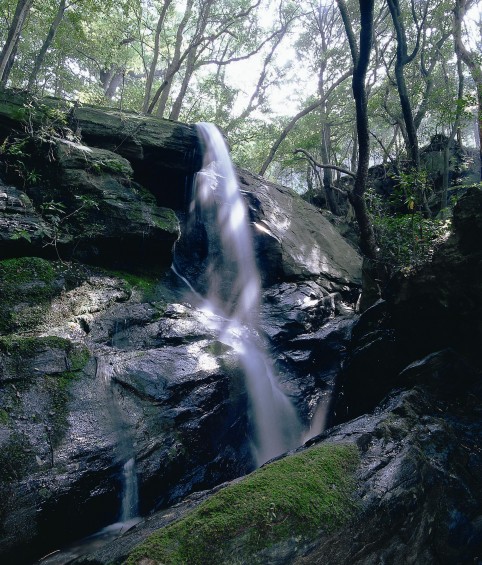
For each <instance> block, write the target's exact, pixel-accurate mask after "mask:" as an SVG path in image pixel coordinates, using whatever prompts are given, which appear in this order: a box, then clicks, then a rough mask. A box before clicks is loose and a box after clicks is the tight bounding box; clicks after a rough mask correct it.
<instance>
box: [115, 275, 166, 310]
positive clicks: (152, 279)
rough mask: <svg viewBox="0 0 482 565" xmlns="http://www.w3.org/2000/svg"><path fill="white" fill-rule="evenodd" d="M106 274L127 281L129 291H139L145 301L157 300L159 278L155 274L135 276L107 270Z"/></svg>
mask: <svg viewBox="0 0 482 565" xmlns="http://www.w3.org/2000/svg"><path fill="white" fill-rule="evenodd" d="M105 272H106V273H107V274H109V275H112V276H114V277H117V278H119V279H122V280H123V281H125V283H126V284H127V288H128V290H130V291H133V290H136V291H138V292H139V293H140V294H141V297H142V299H143V300H145V301H147V302H149V301H152V300H157V286H158V284H159V276H155V275H153V274H133V273H127V272H125V271H110V270H105Z"/></svg>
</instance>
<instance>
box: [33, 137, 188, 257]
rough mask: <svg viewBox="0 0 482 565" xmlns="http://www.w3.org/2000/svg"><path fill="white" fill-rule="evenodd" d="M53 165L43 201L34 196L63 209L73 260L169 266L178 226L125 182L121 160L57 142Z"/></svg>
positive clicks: (126, 167)
mask: <svg viewBox="0 0 482 565" xmlns="http://www.w3.org/2000/svg"><path fill="white" fill-rule="evenodd" d="M56 160H57V166H58V169H59V177H58V179H57V181H56V183H55V185H53V187H52V188H51V189H50V191H48V194H47V196H45V195H44V194H42V195H40V194H36V195H35V196H37V197H41V198H42V199H45V198H46V197H48V198H52V199H53V200H54V201H56V200H59V201H61V202H63V203H64V205H65V206H66V213H67V214H70V221H69V223H68V229H69V235H70V238H71V239H72V240H73V241H74V242H75V244H74V246H73V247H72V250H71V254H72V255H73V256H75V257H77V258H80V259H83V260H87V261H90V262H96V263H101V264H104V265H116V266H120V267H123V268H125V267H126V266H129V264H137V265H142V266H144V267H146V266H149V265H151V264H155V265H156V264H162V263H163V262H164V263H165V264H169V263H170V258H171V249H172V246H173V244H174V242H175V241H176V240H177V239H178V237H179V222H178V220H177V218H176V216H175V215H174V213H173V211H172V210H170V209H168V208H159V207H158V206H157V205H156V203H155V200H154V197H153V196H152V194H150V193H149V192H147V191H146V190H145V189H144V188H143V187H142V186H140V185H138V184H136V183H134V182H132V181H131V176H132V168H131V165H130V163H129V162H128V161H127V160H126V159H123V158H122V157H120V156H119V155H117V154H115V153H113V152H111V151H108V150H105V149H98V148H91V147H86V146H83V145H80V144H74V143H71V142H67V141H65V140H64V141H60V140H59V142H58V143H57V147H56ZM31 192H32V191H31ZM61 228H62V226H61ZM60 231H61V232H62V231H63V230H62V229H61V230H60ZM64 237H65V239H68V238H67V237H66V236H64ZM66 246H67V248H68V245H66ZM62 247H63V246H61V251H62ZM68 251H70V250H69V249H67V251H66V252H68Z"/></svg>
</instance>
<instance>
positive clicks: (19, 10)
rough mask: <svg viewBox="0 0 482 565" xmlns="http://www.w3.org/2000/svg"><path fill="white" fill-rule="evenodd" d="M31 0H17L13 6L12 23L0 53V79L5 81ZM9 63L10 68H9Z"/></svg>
mask: <svg viewBox="0 0 482 565" xmlns="http://www.w3.org/2000/svg"><path fill="white" fill-rule="evenodd" d="M32 4H33V0H19V1H18V3H17V7H16V8H15V14H14V16H13V20H12V23H11V25H10V28H9V30H8V35H7V40H6V41H5V45H4V46H3V49H2V52H1V53H0V81H3V82H6V81H7V80H8V75H9V74H10V70H9V69H8V72H6V71H7V68H8V67H9V61H10V56H11V54H12V52H13V51H14V49H15V48H16V45H17V42H18V40H19V37H20V34H21V33H22V29H23V26H24V24H25V20H26V19H27V16H28V13H29V11H30V8H31V7H32ZM11 66H12V65H11V64H10V68H11Z"/></svg>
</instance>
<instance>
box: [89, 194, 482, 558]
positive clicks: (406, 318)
mask: <svg viewBox="0 0 482 565" xmlns="http://www.w3.org/2000/svg"><path fill="white" fill-rule="evenodd" d="M481 218H482V192H481V191H480V190H478V189H473V190H471V191H469V192H468V193H467V194H466V196H465V198H464V199H462V200H461V201H460V202H459V204H458V206H457V208H456V210H455V217H454V225H455V230H454V233H453V235H452V236H451V237H450V239H449V240H448V241H447V242H446V243H445V244H444V245H442V246H441V247H440V248H439V250H438V252H437V253H436V255H435V257H434V259H433V262H432V263H431V264H429V265H427V266H425V267H424V268H423V269H420V270H419V271H417V272H415V273H412V274H411V275H410V276H407V275H405V276H404V277H402V278H400V279H398V280H395V281H393V283H392V284H393V287H392V289H391V293H390V294H388V296H387V299H386V300H385V301H383V302H380V303H378V304H376V305H375V306H374V307H373V308H371V309H369V310H367V311H366V312H365V313H364V314H363V315H362V316H361V317H360V318H359V319H358V321H357V322H356V324H355V326H354V328H353V331H352V334H351V338H349V339H346V340H345V345H347V347H348V356H347V358H345V361H344V367H343V369H342V371H341V372H340V371H339V370H338V371H337V372H338V378H337V390H336V394H335V397H334V400H335V402H334V412H335V418H336V420H337V421H338V422H339V423H338V425H336V426H334V427H331V428H330V429H328V430H327V431H326V432H325V433H323V434H322V435H320V436H318V437H314V438H312V439H311V440H309V441H308V442H307V443H306V445H305V446H304V447H303V448H301V449H299V450H298V451H297V453H295V454H290V455H288V456H287V457H286V458H284V459H281V460H278V461H275V462H272V463H269V464H268V465H267V466H266V467H265V468H263V469H262V470H263V471H264V473H265V474H264V475H261V476H259V477H258V475H257V474H254V475H252V476H250V477H248V478H247V479H243V480H241V482H237V483H231V484H228V485H223V490H221V491H220V492H219V491H218V490H215V491H211V492H206V493H202V494H198V495H196V496H195V497H190V498H188V499H187V500H186V501H185V502H183V503H182V504H181V505H178V506H177V507H176V508H174V509H173V510H171V511H170V512H167V513H160V514H155V515H153V516H152V517H151V518H150V519H149V520H147V521H146V522H145V523H143V524H139V525H138V526H137V527H136V528H134V529H133V530H132V531H131V532H129V533H128V534H126V535H125V536H123V538H122V539H121V540H118V541H117V542H116V543H115V544H110V545H107V546H105V547H104V548H103V549H101V550H99V551H94V552H93V553H92V554H91V555H90V556H88V557H85V558H84V559H83V560H81V561H80V562H82V563H97V564H98V563H112V562H114V563H121V562H127V563H132V564H134V563H149V564H151V563H158V562H162V563H176V562H189V563H204V562H206V559H205V556H206V555H207V554H209V555H211V556H214V557H213V562H216V563H226V564H227V563H233V562H236V563H243V564H251V563H259V564H265V563H270V564H288V563H299V564H308V563H309V564H312V563H319V564H323V565H342V564H346V563H350V564H351V563H353V564H360V565H361V564H363V565H368V564H372V563H381V562H383V563H390V564H391V563H393V564H395V563H434V564H444V565H445V564H446V565H449V564H454V563H467V564H468V563H478V562H479V561H480V556H481V555H482V519H481V518H482V481H481V476H482V475H481V471H482V445H481V442H482V433H481V432H482V429H481V422H482V420H481V415H482V373H481V363H480V356H479V355H478V347H479V346H480V337H481V336H480V319H481V318H480V316H481V302H480V301H481V296H482V294H481V292H480V288H479V286H480V274H481V273H480V272H479V271H480V265H481V262H480V258H481V248H480V241H481V239H480V235H482V234H481V233H480V227H481V223H480V221H481ZM274 311H276V308H275V309H274ZM330 326H331V327H332V328H333V324H327V325H325V326H324V327H323V328H322V329H321V330H319V331H318V332H315V333H314V334H313V335H312V336H310V338H305V337H304V336H298V337H296V338H294V340H293V341H295V342H297V343H299V342H304V341H305V339H306V340H307V341H308V342H309V343H311V345H310V347H309V351H310V352H311V355H315V353H314V352H313V349H315V348H316V347H317V346H321V347H324V348H326V347H328V344H327V342H326V340H327V338H328V343H330V339H331V338H330V336H329V335H327V334H326V333H325V332H326V331H327V329H328V328H329V327H330ZM342 327H343V324H342V323H341V324H340V326H339V327H338V331H339V332H340V333H339V334H338V339H340V337H341V336H342V335H343V333H342V332H343V330H342ZM452 328H457V330H456V331H452ZM422 335H423V339H422ZM331 337H333V336H331ZM338 339H335V343H340V342H339V341H338ZM341 341H342V340H341ZM332 343H333V342H332ZM307 358H309V355H307V357H305V358H303V357H302V356H301V355H300V356H299V357H298V359H299V360H300V361H301V362H303V361H305V360H307ZM305 371H306V372H308V369H307V366H306V365H305ZM323 450H327V451H326V452H325V453H330V455H329V457H328V461H329V463H328V462H326V463H325V465H323V468H322V470H320V469H319V468H318V466H317V465H318V464H317V460H318V457H319V456H321V454H322V453H323ZM351 450H354V451H355V452H356V453H357V454H358V457H359V458H358V459H355V460H353V459H352V458H351V456H350V455H349V454H350V453H352V451H351ZM342 453H343V454H344V455H343V456H342V455H341V454H342ZM301 462H302V464H301V469H302V471H300V463H301ZM325 473H328V476H327V475H325ZM264 476H266V477H269V481H270V484H271V485H272V488H271V489H270V492H269V495H267V496H266V495H264V493H263V491H262V489H261V493H262V495H261V496H260V497H259V498H257V497H256V494H254V493H256V492H258V490H256V491H254V493H253V491H251V490H250V489H251V488H252V484H253V482H254V483H255V484H257V485H258V483H259V482H261V483H262V478H263V477H264ZM286 476H289V477H290V480H289V481H288V482H287V483H285V482H284V479H285V477H286ZM313 476H315V477H317V478H318V480H319V482H318V484H317V485H316V486H315V485H313V484H312V483H311V479H312V477H313ZM342 478H343V479H347V482H344V481H343V480H342ZM351 481H352V482H351ZM299 482H301V483H302V484H303V485H304V489H303V492H302V493H294V491H293V490H292V485H296V484H298V483H299ZM243 485H244V486H243ZM288 485H289V486H288ZM327 487H329V489H331V490H332V493H333V496H329V494H328V493H329V490H328V493H327V490H326V489H327ZM258 488H261V487H258ZM293 488H295V487H293ZM280 491H281V492H283V495H281V496H280V495H279V492H280ZM306 492H309V493H310V501H311V504H308V505H304V504H303V496H304V494H306ZM246 493H249V495H247V494H246ZM246 496H248V498H249V500H250V501H251V502H250V506H249V508H250V517H249V519H247V518H246V515H245V514H244V508H245V506H246V505H247V504H248V503H247V501H246V500H245V497H246ZM293 500H295V501H296V504H295V503H293ZM230 501H231V502H230ZM234 501H237V503H236V502H234ZM333 513H334V514H335V515H336V516H337V519H336V520H334V519H333ZM174 520H176V521H175V522H174ZM300 523H302V524H304V525H303V526H300ZM253 532H259V535H258V536H255V535H254V534H253ZM193 539H195V543H192V540H193ZM207 552H210V553H207ZM208 562H209V559H208Z"/></svg>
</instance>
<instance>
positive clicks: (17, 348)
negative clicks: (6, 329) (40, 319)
mask: <svg viewBox="0 0 482 565" xmlns="http://www.w3.org/2000/svg"><path fill="white" fill-rule="evenodd" d="M46 348H50V349H62V350H63V351H65V352H66V353H68V352H70V350H71V349H72V343H71V342H70V341H69V340H68V339H64V338H61V337H57V336H46V337H18V336H9V337H0V352H2V353H7V354H8V355H14V356H16V357H19V358H22V359H25V358H31V357H34V356H35V355H37V354H38V353H39V352H40V351H43V350H45V349H46Z"/></svg>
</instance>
